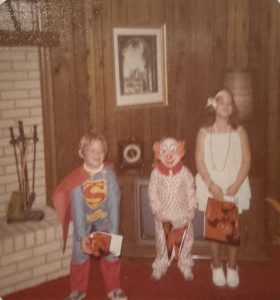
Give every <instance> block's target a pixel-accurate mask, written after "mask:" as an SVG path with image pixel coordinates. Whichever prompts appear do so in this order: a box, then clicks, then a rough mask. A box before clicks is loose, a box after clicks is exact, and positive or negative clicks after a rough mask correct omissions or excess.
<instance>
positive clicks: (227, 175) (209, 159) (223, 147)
mask: <svg viewBox="0 0 280 300" xmlns="http://www.w3.org/2000/svg"><path fill="white" fill-rule="evenodd" d="M241 162H242V152H241V143H240V136H239V131H238V130H234V131H231V132H230V133H228V132H226V133H210V132H207V131H206V130H205V138H204V163H205V165H206V167H207V170H208V173H209V176H210V178H211V179H212V180H213V181H214V182H215V183H216V184H217V185H219V186H220V187H221V188H222V189H223V190H226V189H227V188H228V187H229V186H230V185H231V184H233V183H234V181H235V179H236V177H237V174H238V171H239V169H240V166H241ZM195 180H196V196H197V200H198V209H199V210H201V211H205V209H206V204H207V199H208V197H211V196H212V195H211V193H210V192H209V190H208V187H207V185H206V183H205V181H204V180H203V179H202V177H201V176H200V174H199V173H198V174H197V175H196V177H195ZM250 199H251V189H250V185H249V179H248V177H246V178H245V180H244V181H243V183H242V184H241V186H240V188H239V190H238V192H237V193H236V194H235V195H234V197H225V200H227V201H234V202H235V203H236V204H237V206H238V211H239V213H241V212H242V211H243V210H247V209H249V206H250Z"/></svg>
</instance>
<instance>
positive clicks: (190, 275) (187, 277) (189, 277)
mask: <svg viewBox="0 0 280 300" xmlns="http://www.w3.org/2000/svg"><path fill="white" fill-rule="evenodd" d="M182 273H183V276H184V278H185V280H187V281H189V280H193V278H194V276H193V272H192V270H189V271H187V272H182Z"/></svg>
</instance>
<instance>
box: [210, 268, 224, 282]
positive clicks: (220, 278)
mask: <svg viewBox="0 0 280 300" xmlns="http://www.w3.org/2000/svg"><path fill="white" fill-rule="evenodd" d="M211 269H212V280H213V283H214V284H215V285H216V286H219V287H221V286H225V285H226V277H225V273H224V269H223V268H222V267H219V268H214V267H213V265H212V264H211Z"/></svg>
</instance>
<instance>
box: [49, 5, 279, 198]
mask: <svg viewBox="0 0 280 300" xmlns="http://www.w3.org/2000/svg"><path fill="white" fill-rule="evenodd" d="M53 3H54V4H52V5H51V6H52V7H51V9H53V10H54V12H58V11H59V12H60V14H57V13H54V14H53V18H54V20H53V21H52V25H51V26H53V28H56V29H57V30H59V31H60V41H61V44H60V46H59V47H57V48H53V49H52V50H51V56H50V61H51V63H50V65H51V66H50V69H51V77H52V87H53V94H52V96H53V97H52V98H53V101H52V107H53V116H54V117H53V120H52V125H53V126H52V127H50V129H51V128H54V129H53V130H50V134H49V136H48V137H47V140H46V143H47V144H48V145H47V146H48V147H49V149H50V148H51V147H52V148H54V147H55V153H56V157H52V158H51V156H50V159H52V160H55V161H56V164H55V166H53V168H52V170H50V172H49V175H50V176H53V175H54V174H56V176H57V179H58V180H60V179H61V178H62V177H63V176H64V175H65V174H66V173H67V172H69V170H70V169H72V168H73V167H74V166H75V165H77V164H78V163H79V160H78V156H77V154H76V152H77V143H78V141H79V138H80V136H81V135H82V133H83V131H84V130H85V129H87V128H88V127H90V126H91V127H93V128H95V129H97V130H99V131H101V132H104V133H105V135H106V137H107V139H108V141H109V147H110V155H109V156H110V157H109V158H110V159H111V160H112V161H114V163H115V164H118V160H117V158H118V154H117V144H118V142H119V141H121V140H124V139H126V138H128V137H129V136H133V137H134V138H135V139H137V140H140V141H143V142H144V145H145V149H144V150H145V151H144V154H145V163H146V166H150V165H151V163H152V160H153V157H152V144H153V142H154V141H155V140H157V139H160V138H161V137H163V136H167V135H171V136H174V137H176V138H183V139H185V140H186V142H187V154H186V162H187V165H188V166H189V167H190V169H191V170H192V171H193V172H195V165H194V148H195V137H196V134H197V130H198V128H199V127H200V125H201V123H202V119H201V116H202V113H203V111H204V107H205V104H206V99H207V98H208V97H209V96H210V95H213V93H214V92H215V90H217V89H218V88H220V87H221V86H222V85H223V81H224V75H225V72H226V70H228V69H232V68H242V69H244V68H245V69H248V70H250V72H251V74H252V77H253V91H254V106H253V114H252V117H251V119H250V120H249V121H248V122H247V123H246V124H245V126H246V128H247V130H248V133H249V138H250V141H251V145H252V153H253V167H252V171H251V172H252V174H253V175H258V176H265V178H266V180H267V188H268V190H267V193H270V194H272V195H279V184H277V183H278V182H277V181H278V179H277V178H279V175H280V171H279V165H280V164H279V151H280V144H279V143H280V142H279V140H280V139H279V125H280V121H279V102H280V95H279V94H280V93H279V86H280V66H279V53H280V37H279V35H280V20H279V19H280V5H279V4H278V2H277V1H276V0H207V1H205V0H84V1H75V0H71V1H66V0H62V1H56V2H53ZM164 23H165V24H166V31H167V49H166V50H167V79H168V102H169V105H168V106H167V107H145V108H137V109H136V108H133V107H131V108H129V109H120V108H116V105H115V83H114V61H113V37H112V29H113V27H115V26H153V25H158V24H164ZM46 101H47V100H46ZM46 122H47V121H46ZM50 136H51V137H52V139H51V138H50ZM52 156H53V155H52ZM49 186H50V185H49Z"/></svg>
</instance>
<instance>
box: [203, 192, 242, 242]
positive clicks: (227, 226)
mask: <svg viewBox="0 0 280 300" xmlns="http://www.w3.org/2000/svg"><path fill="white" fill-rule="evenodd" d="M204 238H205V239H209V240H213V241H218V242H223V243H227V244H231V245H239V244H240V232H239V218H238V209H237V207H236V205H235V203H234V202H227V201H220V200H216V199H214V198H208V201H207V206H206V211H205V215H204Z"/></svg>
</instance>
